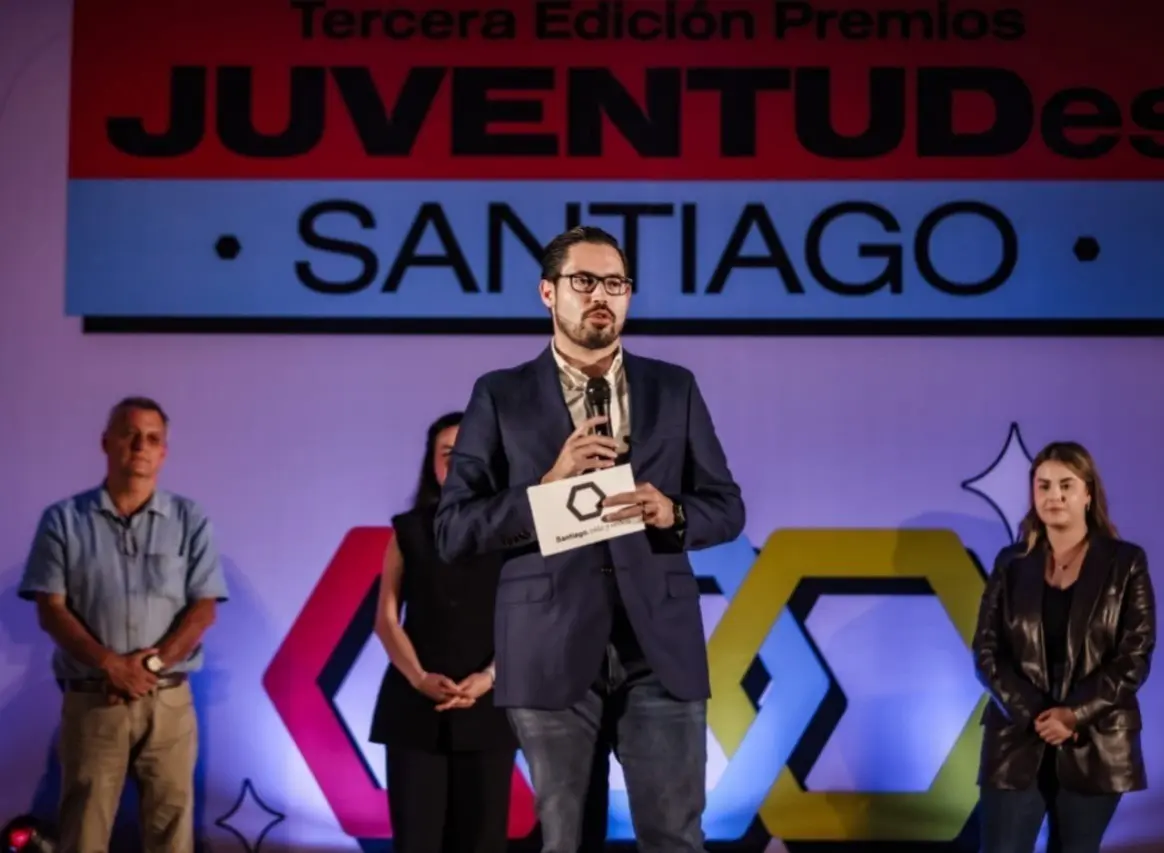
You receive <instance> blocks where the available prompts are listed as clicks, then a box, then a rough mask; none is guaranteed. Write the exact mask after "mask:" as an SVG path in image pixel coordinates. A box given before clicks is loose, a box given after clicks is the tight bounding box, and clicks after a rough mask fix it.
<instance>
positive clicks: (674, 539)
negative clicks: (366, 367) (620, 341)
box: [435, 347, 744, 709]
mask: <svg viewBox="0 0 1164 853" xmlns="http://www.w3.org/2000/svg"><path fill="white" fill-rule="evenodd" d="M623 364H624V367H625V370H626V379H627V383H628V388H629V395H630V428H631V432H630V442H629V446H630V450H629V452H630V460H629V461H630V464H631V468H632V470H633V472H634V475H635V481H636V482H637V483H639V484H642V483H651V484H652V485H653V486H655V488H657V489H658V490H659V491H661V492H662V493H663V494H665V495H668V496H670V497H671V498H673V499H677V500H680V501H682V504H683V508H684V511H685V513H686V517H687V525H686V530H685V532H684V534H683V536H682V537H680V536H678V535H676V534H675V533H673V532H669V531H661V530H658V529H655V528H647V530H646V531H644V532H640V533H632V534H628V535H625V536H621V537H617V538H615V539H613V540H609V541H607V542H602V543H596V544H594V545H585V546H582V547H580V548H575V549H573V550H571V551H567V552H565V553H561V554H555V555H552V556H550V557H542V556H541V553H540V552H539V550H538V546H537V538H536V534H535V533H534V525H533V518H532V515H531V512H530V507H529V499H528V497H527V495H526V489H527V488H528V487H530V486H532V485H536V484H537V483H538V482H539V481H540V480H541V478H542V477H543V476H544V475H545V474H546V472H547V471H549V470H550V468H551V467H553V464H554V462H555V460H556V459H557V456H558V454H559V452H560V451H561V449H562V445H563V444H564V443H565V441H566V438H567V437H568V436H569V435H570V433H571V432H572V431H573V429H574V426H573V421H572V420H571V418H570V412H569V409H568V408H567V407H566V402H565V398H564V395H563V393H562V389H561V384H560V380H559V378H558V368H557V364H556V363H555V361H554V358H553V354H552V352H551V351H550V349H549V347H547V348H546V349H545V351H544V352H542V354H541V355H540V356H538V357H537V358H536V359H534V360H533V361H529V362H526V363H525V364H521V365H518V366H516V367H513V368H509V369H505V370H498V371H494V372H491V373H488V374H486V375H484V376H482V377H481V378H480V379H478V380H477V383H476V384H475V385H474V387H473V393H472V397H471V398H470V400H469V404H468V406H467V408H466V410H465V416H464V420H463V421H462V423H461V426H460V430H459V433H458V436H457V441H456V446H455V448H454V449H453V452H452V455H451V457H450V464H449V471H448V477H447V479H446V481H445V485H444V488H443V490H442V495H441V501H440V506H439V507H438V509H437V514H436V520H435V528H436V530H435V532H436V541H437V547H438V549H439V551H440V555H441V558H442V559H444V560H446V561H454V560H460V559H463V558H465V557H468V556H470V555H475V554H484V553H489V552H496V551H501V552H503V553H504V560H505V562H504V566H503V568H502V570H501V580H500V584H499V586H498V591H497V603H496V617H495V620H494V635H495V653H496V656H497V657H496V660H497V684H496V688H495V691H496V692H495V695H494V703H495V704H496V705H498V706H500V707H522V708H547V709H558V708H566V707H569V706H570V705H571V704H573V703H574V702H576V701H578V700H579V699H581V698H582V696H583V695H584V694H585V692H586V690H587V689H588V688H589V687H590V686H591V685H592V684H593V683H594V680H595V679H596V678H597V676H598V675H599V672H600V670H601V666H602V659H603V654H604V653H605V650H606V644H607V642H608V640H609V638H610V628H611V607H610V603H609V602H610V597H609V595H608V594H607V588H606V584H607V583H608V579H607V577H606V576H604V575H603V573H602V569H603V568H604V567H610V566H613V568H614V570H615V571H614V575H615V577H616V579H617V582H618V588H619V592H620V593H621V596H622V600H623V604H624V606H625V608H626V611H627V615H628V617H629V619H630V622H631V624H632V625H633V626H634V630H635V635H636V637H637V638H638V640H639V643H640V645H641V646H642V649H643V652H644V654H645V655H646V658H647V662H648V663H649V664H650V666H651V667H652V669H653V670H654V672H655V673H656V674H657V675H658V677H659V678H660V680H661V681H662V683H663V686H664V687H665V688H666V689H667V690H668V692H670V693H671V694H673V695H674V696H675V697H677V698H679V699H684V700H694V699H705V698H707V697H708V696H709V695H710V687H709V684H708V673H707V649H706V645H705V643H704V638H703V625H702V619H701V615H700V608H699V588H698V584H697V582H696V579H695V574H694V572H693V571H692V568H691V563H690V561H689V560H688V558H687V555H686V553H685V552H686V551H690V550H697V549H700V548H708V547H711V546H713V545H719V544H721V543H723V542H729V541H731V540H733V539H735V538H736V537H738V536H739V535H740V533H741V531H742V530H743V527H744V504H743V501H742V500H741V498H740V489H739V487H738V486H737V485H736V483H735V481H734V480H733V479H732V474H731V471H730V470H729V469H728V465H727V460H726V459H725V457H724V452H723V448H722V447H721V445H720V442H719V439H718V438H717V437H716V434H715V427H714V425H713V424H712V420H711V415H710V414H709V412H708V410H707V406H706V405H705V403H704V401H703V397H702V396H701V394H700V392H699V388H698V386H697V384H696V381H695V377H694V376H693V375H692V374H691V372H690V371H689V370H687V369H685V368H683V367H679V366H678V365H673V364H668V363H666V362H663V361H657V360H655V359H650V358H642V357H638V356H634V355H632V354H630V353H626V352H624V354H623Z"/></svg>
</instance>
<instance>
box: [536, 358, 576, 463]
mask: <svg viewBox="0 0 1164 853" xmlns="http://www.w3.org/2000/svg"><path fill="white" fill-rule="evenodd" d="M550 346H553V344H550ZM550 346H547V347H546V348H545V350H544V351H543V352H542V354H541V355H540V356H538V357H537V359H536V360H535V361H534V380H535V385H536V387H535V389H534V390H535V394H534V401H535V402H534V405H535V406H536V407H537V408H538V409H539V410H540V412H541V416H542V418H543V419H544V421H545V429H544V430H539V432H540V433H541V434H542V435H543V436H544V438H545V441H546V444H547V445H549V446H551V447H553V449H554V457H555V458H556V457H557V455H558V453H559V452H560V451H561V450H562V445H563V444H565V443H566V439H567V438H569V437H570V433H572V432H573V431H574V419H573V418H571V417H570V409H569V408H567V406H566V396H565V394H563V393H562V380H561V379H560V378H559V377H558V363H557V362H556V361H554V354H553V353H552V352H550ZM551 461H552V460H551Z"/></svg>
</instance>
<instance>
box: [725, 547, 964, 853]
mask: <svg viewBox="0 0 1164 853" xmlns="http://www.w3.org/2000/svg"><path fill="white" fill-rule="evenodd" d="M802 578H862V579H869V578H923V579H925V580H926V581H928V582H929V584H930V586H931V587H932V588H933V590H934V593H935V595H936V596H937V598H938V600H939V601H940V602H941V604H942V606H943V607H944V608H945V610H946V614H947V615H948V616H949V617H950V620H951V621H952V622H953V623H954V626H955V628H957V631H958V633H959V634H960V635H961V637H962V639H963V641H964V642H965V643H966V646H967V648H969V647H970V644H971V641H972V640H973V637H974V628H975V624H976V622H977V618H978V604H979V601H980V600H981V597H982V591H983V588H984V586H985V581H984V580H983V578H982V576H981V574H980V573H979V571H978V569H977V567H976V566H975V565H974V563H973V561H971V559H970V557H969V555H968V554H967V553H966V549H965V547H964V546H963V545H962V542H961V541H960V540H959V539H958V536H957V535H956V534H955V533H953V532H952V531H949V530H897V529H890V530H869V529H865V530H862V529H837V530H833V529H816V530H777V531H776V532H775V533H773V534H772V535H771V536H769V537H768V541H767V542H766V543H765V544H764V547H763V549H762V550H761V551H760V554H759V555H758V556H757V557H756V562H755V564H754V565H753V566H752V569H751V571H750V572H749V573H748V575H747V577H746V578H744V581H743V583H742V584H741V585H740V588H739V590H738V591H737V592H736V595H735V597H734V598H732V600H731V602H730V603H729V604H728V607H727V609H726V610H725V611H724V614H723V616H722V617H721V618H720V621H719V623H718V624H717V626H716V628H715V631H714V632H713V633H712V636H711V638H710V639H709V640H708V661H709V664H710V668H711V700H710V702H709V703H708V725H709V726H710V727H711V730H712V731H713V732H714V733H715V736H716V738H717V739H718V741H719V743H720V746H721V747H722V748H723V750H724V753H725V754H726V756H727V757H728V758H729V759H730V758H731V756H733V755H734V754H735V752H736V750H737V749H738V748H739V745H740V742H741V741H742V740H743V737H744V734H745V733H746V732H747V730H748V728H749V727H750V726H751V725H752V722H753V721H754V720H755V718H756V712H755V711H754V710H753V708H752V704H751V702H750V701H749V700H748V697H747V694H745V693H744V689H743V686H742V684H741V682H742V681H743V677H744V673H745V672H747V669H748V666H749V665H750V664H751V662H752V659H753V658H754V657H755V655H756V652H757V650H759V648H760V646H761V644H762V643H763V642H764V639H765V638H766V637H767V636H768V634H769V633H770V632H771V630H772V625H773V624H774V623H775V621H776V618H777V617H778V616H779V614H780V612H781V610H783V608H784V606H785V605H786V604H787V603H788V600H789V599H790V598H791V597H792V593H793V591H794V590H795V589H796V586H797V584H799V583H800V581H801V579H802ZM969 665H970V662H969V660H967V666H969ZM986 702H987V697H986V695H985V693H984V695H983V697H982V699H980V700H979V702H978V704H977V705H976V707H975V709H974V711H973V713H972V714H971V716H970V718H969V719H968V720H967V721H966V725H965V726H964V727H963V729H962V733H961V734H960V735H959V736H958V739H957V741H956V742H955V744H954V748H953V749H952V750H951V752H950V754H949V756H948V757H947V758H946V761H945V763H944V764H943V765H942V767H941V769H940V770H939V771H938V774H937V776H936V777H935V779H934V782H933V784H932V785H931V786H930V788H929V790H927V791H924V792H921V793H862V792H849V791H842V792H835V791H805V790H804V789H802V788H801V787H800V785H799V783H798V782H797V781H796V778H795V777H794V776H793V775H792V772H791V771H790V770H789V769H788V768H787V767H784V768H783V769H781V771H780V773H779V775H778V776H777V778H776V781H775V783H774V784H773V785H772V788H771V790H769V792H768V796H767V797H766V799H765V800H764V803H763V805H762V806H761V807H760V820H761V821H762V822H763V824H764V826H765V828H766V829H767V830H768V832H769V833H771V834H772V836H773V837H775V838H782V839H789V840H796V841H883V840H884V841H948V840H951V839H953V838H956V837H957V835H958V833H959V832H961V831H962V828H963V827H964V826H965V824H966V820H967V819H968V818H969V816H970V813H971V812H972V811H973V809H974V806H975V804H976V803H977V801H978V784H977V775H978V774H977V770H978V754H979V749H980V745H981V742H982V732H981V727H980V726H979V724H978V720H979V717H980V715H981V713H982V710H983V708H984V707H985V705H986Z"/></svg>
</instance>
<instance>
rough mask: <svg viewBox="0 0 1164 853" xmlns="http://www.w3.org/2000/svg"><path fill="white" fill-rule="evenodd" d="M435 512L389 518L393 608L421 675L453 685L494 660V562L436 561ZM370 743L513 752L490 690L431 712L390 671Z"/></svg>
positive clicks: (478, 559) (428, 702)
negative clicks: (399, 561)
mask: <svg viewBox="0 0 1164 853" xmlns="http://www.w3.org/2000/svg"><path fill="white" fill-rule="evenodd" d="M434 515H435V508H433V509H427V510H412V511H410V512H406V513H403V514H401V515H398V516H396V517H394V518H393V519H392V527H393V531H394V535H395V536H396V541H397V544H398V545H399V546H400V552H401V554H402V555H403V557H404V571H403V575H402V578H401V584H400V603H401V605H402V606H403V607H404V630H405V632H406V633H407V634H408V638H409V639H410V640H411V641H412V645H413V647H414V648H415V649H416V655H417V658H418V659H419V660H420V665H421V666H422V667H424V669H425V670H427V671H428V672H431V673H436V674H439V675H446V676H448V677H449V678H451V679H452V680H453V681H460V680H461V679H462V678H465V677H466V676H468V675H471V674H473V673H474V672H480V671H481V670H483V669H484V668H485V667H486V666H488V665H489V662H490V661H491V660H493V607H494V600H495V598H496V594H497V583H498V579H499V577H500V574H501V560H500V556H499V555H498V556H487V557H476V558H472V559H467V560H461V561H458V562H456V563H453V564H449V563H445V562H442V561H441V559H440V558H439V557H438V556H437V549H436V541H435V537H434V534H433V517H434ZM369 739H370V740H371V741H372V742H373V743H383V744H388V745H392V746H399V747H405V748H412V749H421V750H427V751H442V752H443V751H449V750H452V751H467V750H479V749H516V748H517V741H516V739H515V738H514V736H513V731H512V730H511V729H510V727H509V721H508V720H507V719H506V716H505V712H504V711H503V710H501V709H498V708H494V707H493V691H489V692H488V693H486V694H485V695H484V696H482V697H480V698H479V699H478V700H477V701H476V703H475V704H474V705H473V706H472V707H471V708H458V709H454V710H450V711H441V712H437V711H436V703H434V702H433V701H432V700H431V699H429V698H428V697H427V696H425V695H424V694H423V693H421V692H420V691H418V690H416V689H414V688H413V687H412V685H411V684H409V683H408V680H407V679H406V678H405V677H404V676H403V675H402V674H401V673H400V671H399V670H398V669H397V668H396V667H395V666H392V665H389V667H388V671H387V672H386V673H385V674H384V680H383V682H382V683H381V685H380V695H379V696H378V698H377V700H376V710H375V713H374V714H373V717H372V731H371V735H370V737H369Z"/></svg>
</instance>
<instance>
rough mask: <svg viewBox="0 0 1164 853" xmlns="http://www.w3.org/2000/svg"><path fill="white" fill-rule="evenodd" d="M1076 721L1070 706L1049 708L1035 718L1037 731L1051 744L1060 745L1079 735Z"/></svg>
mask: <svg viewBox="0 0 1164 853" xmlns="http://www.w3.org/2000/svg"><path fill="white" fill-rule="evenodd" d="M1076 723H1077V720H1076V719H1075V714H1074V712H1073V711H1072V710H1071V709H1070V708H1049V709H1048V710H1046V711H1044V712H1043V713H1041V714H1039V716H1038V717H1036V718H1035V732H1036V733H1037V734H1038V736H1039V737H1041V738H1042V739H1043V740H1045V741H1046V742H1047V743H1049V744H1050V745H1051V746H1059V745H1060V744H1062V743H1065V742H1067V741H1069V740H1074V739H1076V738H1078V737H1079V733H1078V732H1077V731H1076V730H1075V725H1076Z"/></svg>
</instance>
